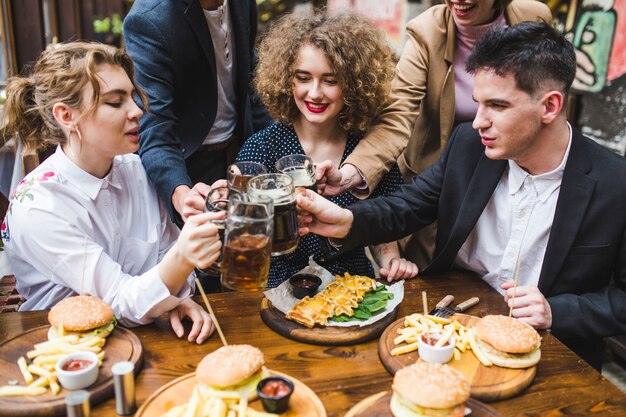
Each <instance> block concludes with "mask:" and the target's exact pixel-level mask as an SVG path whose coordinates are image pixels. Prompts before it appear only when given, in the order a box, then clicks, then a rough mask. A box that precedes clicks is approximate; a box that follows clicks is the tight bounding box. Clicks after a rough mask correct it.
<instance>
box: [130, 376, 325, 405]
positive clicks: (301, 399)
mask: <svg viewBox="0 0 626 417" xmlns="http://www.w3.org/2000/svg"><path fill="white" fill-rule="evenodd" d="M270 375H272V376H282V377H284V378H288V379H289V380H291V381H292V382H293V385H294V389H293V394H291V398H290V399H289V409H287V412H285V413H283V414H281V416H282V417H326V409H325V408H324V405H323V404H322V402H321V401H320V399H319V397H318V396H317V395H316V394H315V392H313V390H311V388H309V387H307V386H306V385H305V384H304V383H303V382H301V381H300V380H298V379H296V378H293V377H291V376H288V375H285V374H283V373H280V372H277V371H272V370H270ZM196 384H197V380H196V374H195V372H194V373H191V374H187V375H183V376H181V377H180V378H177V379H175V380H173V381H172V382H170V383H169V384H167V385H164V386H162V387H161V388H159V389H158V390H157V391H156V392H154V393H153V394H152V395H151V396H150V397H149V398H148V399H147V400H146V401H145V402H144V403H143V404H142V406H141V408H139V410H138V411H137V414H135V417H152V416H160V415H163V414H164V413H166V412H167V411H169V410H170V409H171V408H173V407H176V406H177V405H180V404H183V403H185V402H186V401H188V400H189V398H190V397H191V392H192V390H193V388H194V387H195V386H196ZM248 406H249V407H250V408H253V409H255V410H257V411H263V406H262V404H261V401H260V400H258V399H257V400H254V401H252V402H251V403H250V404H249V405H248Z"/></svg>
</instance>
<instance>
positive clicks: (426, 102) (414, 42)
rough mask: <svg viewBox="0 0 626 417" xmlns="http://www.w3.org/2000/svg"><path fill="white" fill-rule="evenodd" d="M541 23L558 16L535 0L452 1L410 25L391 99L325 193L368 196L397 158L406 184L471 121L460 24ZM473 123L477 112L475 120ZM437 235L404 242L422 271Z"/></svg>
mask: <svg viewBox="0 0 626 417" xmlns="http://www.w3.org/2000/svg"><path fill="white" fill-rule="evenodd" d="M539 20H544V21H546V22H550V21H551V14H550V9H548V7H547V6H546V5H545V4H543V3H541V2H539V1H536V0H513V1H510V0H469V1H466V0H445V4H442V5H437V6H433V7H431V8H429V9H428V10H426V11H424V12H423V13H422V14H420V15H419V16H417V17H416V18H414V19H412V20H411V21H409V23H408V24H407V35H408V40H407V43H406V45H405V47H404V50H403V51H402V54H401V56H400V60H399V62H398V65H397V74H396V77H395V79H394V81H393V85H392V88H393V90H392V102H391V104H390V105H389V106H387V107H386V108H385V109H384V110H383V111H382V112H381V114H380V115H379V116H378V118H377V119H376V121H375V122H374V124H373V125H372V127H371V128H370V130H369V131H368V133H367V134H366V136H365V137H364V138H363V139H362V140H361V142H360V143H359V145H358V146H357V147H356V149H355V150H354V152H352V154H351V155H350V156H349V157H348V158H347V159H346V160H345V161H344V163H343V164H342V166H341V169H340V170H338V171H334V172H332V173H331V172H330V171H329V172H327V174H329V175H327V176H326V178H325V181H326V182H327V187H326V190H325V192H324V193H325V194H335V193H337V192H339V191H345V190H346V189H349V188H352V187H355V186H357V188H355V189H353V192H355V194H357V193H358V194H359V196H363V197H365V196H367V195H368V194H369V190H373V189H375V188H376V185H377V184H378V182H379V181H380V179H381V177H382V176H383V175H384V174H386V173H387V172H388V171H389V169H390V167H391V166H393V164H394V163H395V162H396V160H397V162H398V165H399V167H400V171H401V173H402V176H403V178H404V180H405V182H406V181H409V180H410V179H411V178H412V177H413V176H414V175H416V174H419V173H420V172H422V171H424V170H425V169H426V168H427V167H429V166H430V165H432V164H433V163H434V162H435V160H436V159H437V158H438V157H439V154H440V153H441V151H442V150H443V148H444V147H445V145H446V143H447V141H448V136H449V135H450V133H451V132H452V129H453V128H454V126H455V125H456V124H458V123H460V122H464V121H468V120H467V119H465V120H463V119H460V120H457V118H456V114H457V107H456V104H455V90H456V88H455V87H456V83H457V81H458V80H455V65H454V62H455V50H456V49H457V45H458V42H460V39H459V38H460V35H459V32H463V29H464V28H463V27H462V28H461V29H462V30H461V31H459V30H457V26H458V25H463V26H473V28H469V30H472V31H473V32H477V31H478V32H480V31H481V30H483V27H484V29H485V30H486V29H487V28H488V27H489V26H491V25H493V24H506V25H509V26H511V25H514V24H516V23H518V22H522V21H539ZM457 62H458V58H457ZM457 71H458V69H457ZM470 80H471V79H470ZM465 81H467V80H465ZM470 82H471V81H470ZM470 91H471V89H470ZM466 101H467V97H466ZM466 117H468V115H466ZM472 118H473V114H472V115H471V117H469V120H471V119H472ZM355 167H356V168H358V171H360V173H359V172H358V171H357V170H356V169H354V168H355ZM359 174H361V175H359ZM363 179H365V181H366V184H367V187H364V183H363ZM323 180H324V179H323ZM359 185H360V187H359ZM359 188H360V189H361V190H359ZM359 191H361V192H360V193H359ZM435 231H436V226H435V225H433V226H432V227H429V228H426V229H422V230H420V231H419V232H418V233H416V234H414V235H412V236H409V237H407V238H406V239H404V241H403V242H402V244H401V246H402V249H403V252H404V256H405V257H406V258H407V259H410V260H411V261H413V262H415V263H416V264H417V265H418V266H419V267H420V268H424V267H425V266H427V265H428V263H429V262H430V260H431V258H432V251H433V249H434V242H435V239H434V237H435Z"/></svg>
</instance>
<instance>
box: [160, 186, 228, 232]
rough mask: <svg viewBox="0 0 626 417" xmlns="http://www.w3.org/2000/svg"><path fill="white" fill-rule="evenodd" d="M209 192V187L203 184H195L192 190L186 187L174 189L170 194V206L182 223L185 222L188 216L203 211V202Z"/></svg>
mask: <svg viewBox="0 0 626 417" xmlns="http://www.w3.org/2000/svg"><path fill="white" fill-rule="evenodd" d="M219 181H220V180H218V182H219ZM210 190H211V186H209V185H206V184H205V183H203V182H199V183H197V184H196V185H194V186H193V188H189V187H188V186H186V185H179V186H178V187H176V189H175V190H174V193H173V194H172V205H173V206H174V209H175V210H176V211H177V212H178V214H180V217H182V219H183V221H184V222H186V221H187V219H188V218H189V216H193V215H194V214H198V213H202V212H203V211H204V200H205V199H206V195H207V194H208V193H209V191H210Z"/></svg>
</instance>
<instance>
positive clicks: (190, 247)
mask: <svg viewBox="0 0 626 417" xmlns="http://www.w3.org/2000/svg"><path fill="white" fill-rule="evenodd" d="M225 215H226V213H225V212H217V213H216V212H211V213H201V214H196V215H195V216H191V217H189V218H188V219H187V221H186V222H185V225H184V226H183V228H182V230H181V232H180V236H179V237H178V241H177V242H176V246H177V247H178V251H179V253H180V255H181V256H182V258H184V260H185V261H187V262H188V263H189V264H191V265H193V266H194V267H196V268H200V269H204V268H207V267H208V266H209V265H211V264H212V263H213V262H215V261H216V260H217V259H218V258H219V256H220V251H221V248H222V242H221V241H220V238H219V233H218V228H217V226H216V225H215V224H213V223H211V221H212V220H222V219H224V216H225Z"/></svg>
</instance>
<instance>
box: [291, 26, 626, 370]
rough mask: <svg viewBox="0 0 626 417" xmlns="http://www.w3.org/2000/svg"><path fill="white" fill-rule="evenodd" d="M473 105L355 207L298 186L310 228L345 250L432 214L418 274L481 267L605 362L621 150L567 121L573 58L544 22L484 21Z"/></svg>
mask: <svg viewBox="0 0 626 417" xmlns="http://www.w3.org/2000/svg"><path fill="white" fill-rule="evenodd" d="M467 69H468V70H469V72H470V73H473V74H474V89H473V97H474V99H475V100H476V101H477V102H478V112H477V114H476V118H475V119H474V121H473V123H472V125H470V124H469V123H464V124H461V125H459V127H458V128H457V129H455V131H454V132H453V133H452V136H451V137H450V141H449V143H448V145H447V147H446V148H445V150H444V152H443V153H442V155H441V157H440V158H439V159H438V160H437V162H436V163H435V164H434V165H432V166H431V167H430V168H429V169H427V170H426V171H425V172H424V173H422V174H420V175H419V176H416V177H414V178H413V180H412V182H411V183H409V184H406V185H404V186H403V187H401V188H400V189H399V190H398V191H396V192H395V193H394V194H391V195H389V196H386V197H381V198H376V199H370V200H365V201H362V202H359V203H357V204H354V205H352V206H350V207H349V209H342V208H339V207H337V206H334V205H333V204H332V203H330V202H328V200H325V199H324V198H323V197H321V196H319V195H317V194H315V193H312V192H311V193H307V194H306V195H299V196H298V205H299V209H300V210H301V218H300V221H301V222H303V224H305V225H306V226H305V227H303V228H302V230H301V233H306V232H308V231H310V232H313V233H317V234H318V235H322V236H327V237H331V238H339V239H340V241H339V242H332V243H334V245H335V247H336V246H337V244H339V245H341V251H344V250H350V249H351V248H353V247H355V246H357V245H363V244H370V245H371V244H379V243H381V242H388V241H392V240H396V239H399V238H401V237H403V236H406V235H408V234H409V233H412V232H414V231H415V230H417V229H419V228H421V227H424V226H426V225H428V224H431V223H432V222H434V221H435V220H437V221H438V228H437V237H436V241H435V256H434V259H433V261H432V263H431V264H430V265H429V266H428V267H427V268H426V269H425V270H424V271H423V274H428V273H431V272H432V273H437V272H443V271H446V270H449V269H450V268H453V267H460V268H464V269H469V270H472V271H475V272H477V273H478V274H480V275H481V276H482V277H483V279H484V280H485V281H487V282H488V283H489V284H490V285H491V286H492V287H493V288H495V289H496V290H498V291H500V292H501V293H502V294H503V296H504V300H505V301H506V302H507V303H508V304H509V306H510V307H511V308H512V314H513V317H516V318H518V319H519V320H522V321H524V322H527V323H529V324H530V325H532V326H534V327H535V328H539V329H550V330H551V331H552V333H553V334H554V335H555V336H556V337H557V338H559V340H561V341H562V342H564V343H565V344H566V345H568V346H569V347H570V348H571V349H572V350H574V351H575V352H576V353H578V354H579V355H580V356H582V357H583V358H584V359H586V360H587V361H588V362H589V363H590V364H591V365H593V366H594V367H596V368H599V367H600V365H601V362H602V352H603V349H602V338H603V337H607V336H612V335H616V334H624V333H626V215H624V213H626V181H624V178H626V159H624V157H622V156H619V155H615V154H613V153H611V152H609V151H608V150H606V149H604V148H602V147H601V146H600V145H598V144H596V143H595V142H593V141H592V140H591V139H589V138H586V137H584V136H583V135H582V134H581V133H580V132H578V131H577V130H576V129H575V128H573V127H572V126H570V125H569V123H568V122H567V119H566V115H565V103H566V101H567V95H568V91H569V88H570V86H571V85H572V81H573V80H574V74H575V72H576V59H575V55H574V49H573V47H572V45H571V43H569V42H568V41H566V40H565V38H563V37H562V36H561V35H559V34H558V33H557V32H556V31H555V30H554V29H553V28H551V27H550V26H549V25H547V24H545V23H519V24H517V25H514V26H511V27H508V28H505V27H494V28H492V29H491V30H490V31H489V32H488V33H487V34H486V35H485V36H484V37H483V38H482V39H481V40H480V41H479V42H478V43H477V44H476V46H475V47H474V50H473V52H472V54H471V56H470V57H469V60H468V63H467Z"/></svg>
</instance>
